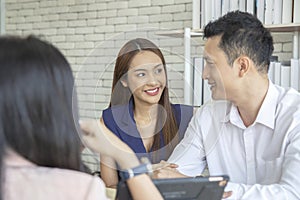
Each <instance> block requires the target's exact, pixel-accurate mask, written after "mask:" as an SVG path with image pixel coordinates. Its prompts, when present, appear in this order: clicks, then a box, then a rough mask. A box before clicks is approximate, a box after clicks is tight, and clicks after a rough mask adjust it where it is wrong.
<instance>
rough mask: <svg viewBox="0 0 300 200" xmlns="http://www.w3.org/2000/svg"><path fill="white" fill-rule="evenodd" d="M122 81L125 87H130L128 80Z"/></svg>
mask: <svg viewBox="0 0 300 200" xmlns="http://www.w3.org/2000/svg"><path fill="white" fill-rule="evenodd" d="M121 83H122V85H123V87H128V83H127V81H126V80H124V79H122V80H121Z"/></svg>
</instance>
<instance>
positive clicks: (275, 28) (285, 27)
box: [265, 23, 300, 32]
mask: <svg viewBox="0 0 300 200" xmlns="http://www.w3.org/2000/svg"><path fill="white" fill-rule="evenodd" d="M265 27H266V28H267V29H269V30H270V31H271V32H294V31H300V24H299V23H295V24H272V25H265Z"/></svg>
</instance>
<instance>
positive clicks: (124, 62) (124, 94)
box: [109, 38, 179, 157]
mask: <svg viewBox="0 0 300 200" xmlns="http://www.w3.org/2000/svg"><path fill="white" fill-rule="evenodd" d="M141 51H151V52H153V53H155V54H156V55H157V56H159V57H160V59H161V61H162V64H163V67H164V70H165V72H166V80H168V79H167V70H166V62H165V59H164V56H163V54H162V52H161V51H160V49H159V48H158V47H157V46H156V45H155V44H153V43H152V42H151V41H149V40H146V39H143V38H137V39H133V40H130V41H129V42H127V43H126V44H125V45H124V46H123V47H122V48H121V50H120V52H119V54H118V58H117V60H116V64H115V69H114V77H113V83H112V95H111V101H110V105H109V106H110V107H111V106H115V105H124V104H128V102H129V99H130V98H131V96H132V93H131V91H130V90H129V88H128V87H124V86H123V85H122V83H121V81H120V80H122V79H124V78H126V74H127V72H128V69H129V65H130V63H131V61H132V59H133V58H134V56H135V55H136V54H138V53H139V52H141ZM167 82H168V81H167ZM158 103H159V104H160V105H161V106H162V107H163V108H164V109H165V112H166V114H167V117H166V121H165V123H164V124H163V125H162V124H159V123H160V122H161V121H162V120H157V121H156V129H155V130H159V127H162V133H163V138H164V143H165V146H166V153H167V155H166V156H167V157H168V156H169V155H170V154H171V152H172V151H173V149H174V147H175V146H176V144H177V143H178V140H179V139H178V135H177V131H178V125H177V122H176V119H175V115H174V113H173V111H172V107H171V103H170V100H169V90H168V83H166V87H165V89H164V91H163V93H162V95H161V98H160V100H159V102H158ZM159 112H160V113H158V115H157V116H162V115H163V114H164V113H163V111H162V110H161V109H159ZM160 143H161V141H160V134H155V135H154V141H153V144H152V150H153V151H157V150H159V149H160V147H161V145H160ZM155 157H156V156H155Z"/></svg>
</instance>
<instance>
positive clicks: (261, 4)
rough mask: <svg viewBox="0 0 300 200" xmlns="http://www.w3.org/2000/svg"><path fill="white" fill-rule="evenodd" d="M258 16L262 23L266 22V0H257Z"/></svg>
mask: <svg viewBox="0 0 300 200" xmlns="http://www.w3.org/2000/svg"><path fill="white" fill-rule="evenodd" d="M256 16H257V18H258V19H259V20H260V21H261V22H262V23H264V22H265V0H256Z"/></svg>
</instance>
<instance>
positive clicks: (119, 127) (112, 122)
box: [102, 99, 193, 162]
mask: <svg viewBox="0 0 300 200" xmlns="http://www.w3.org/2000/svg"><path fill="white" fill-rule="evenodd" d="M133 106H134V105H133V100H132V99H131V100H130V101H129V104H127V105H118V106H113V107H110V108H107V109H105V110H104V111H103V113H102V118H103V120H104V123H105V125H106V126H107V128H108V129H109V130H111V131H112V132H113V133H114V134H115V135H116V136H117V137H119V138H120V139H121V140H122V141H123V142H125V143H126V144H127V145H128V146H129V147H130V148H131V149H132V150H133V151H134V152H135V153H136V155H137V157H139V158H141V157H145V156H146V157H148V158H149V159H150V160H151V161H152V162H153V159H152V154H153V152H152V151H151V150H150V152H147V151H146V149H145V146H144V144H143V141H142V139H141V136H140V133H139V131H138V129H137V126H136V122H135V120H134V117H133ZM171 106H172V109H173V112H174V115H175V118H176V122H177V125H178V134H179V135H178V136H179V141H180V140H181V139H182V138H183V136H184V133H185V130H186V129H187V126H188V124H189V122H190V120H191V118H192V116H193V107H192V106H187V105H182V104H171ZM158 117H159V116H158ZM159 134H160V138H161V143H160V144H161V147H160V150H159V153H158V157H159V160H167V159H168V157H167V156H168V155H166V153H165V151H164V148H163V147H164V146H165V143H164V138H163V133H162V131H160V133H159ZM156 156H157V155H156ZM156 160H157V159H156Z"/></svg>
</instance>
